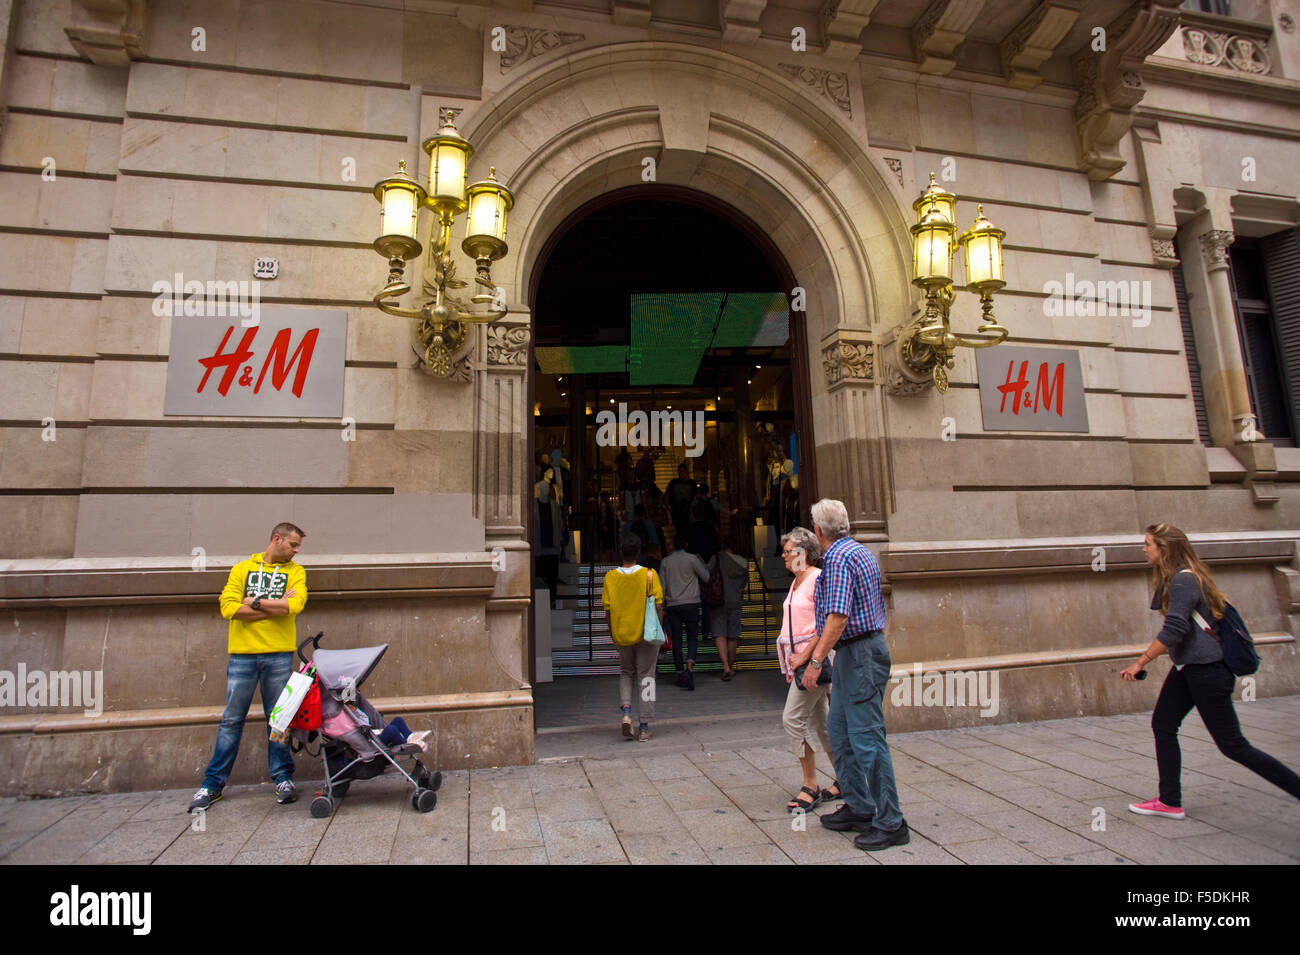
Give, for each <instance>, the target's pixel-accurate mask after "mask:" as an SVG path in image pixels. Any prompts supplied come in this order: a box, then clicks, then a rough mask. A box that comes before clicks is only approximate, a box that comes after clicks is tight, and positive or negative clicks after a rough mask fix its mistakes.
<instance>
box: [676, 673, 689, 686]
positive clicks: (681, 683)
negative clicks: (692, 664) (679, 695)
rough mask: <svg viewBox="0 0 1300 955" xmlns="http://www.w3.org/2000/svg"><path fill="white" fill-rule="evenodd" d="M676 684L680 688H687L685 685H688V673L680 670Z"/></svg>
mask: <svg viewBox="0 0 1300 955" xmlns="http://www.w3.org/2000/svg"><path fill="white" fill-rule="evenodd" d="M674 682H675V683H676V684H677V685H678V686H685V685H686V671H685V670H679V671H678V672H677V679H676V680H675V681H674Z"/></svg>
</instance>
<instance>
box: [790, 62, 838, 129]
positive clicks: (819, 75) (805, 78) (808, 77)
mask: <svg viewBox="0 0 1300 955" xmlns="http://www.w3.org/2000/svg"><path fill="white" fill-rule="evenodd" d="M777 66H779V67H780V68H781V72H783V73H785V74H786V75H787V76H790V77H791V78H793V79H795V80H797V81H798V82H800V83H803V84H804V85H805V86H807V87H808V88H809V89H811V90H813V91H814V92H816V93H820V94H821V95H822V96H825V97H826V98H827V99H828V100H830V101H831V102H832V103H834V104H835V105H836V106H837V107H839V108H840V109H842V110H844V112H846V113H848V114H849V116H850V117H852V116H853V105H852V103H850V102H849V74H847V73H836V72H834V71H832V70H822V69H818V68H817V67H813V66H794V65H792V64H790V63H778V64H777Z"/></svg>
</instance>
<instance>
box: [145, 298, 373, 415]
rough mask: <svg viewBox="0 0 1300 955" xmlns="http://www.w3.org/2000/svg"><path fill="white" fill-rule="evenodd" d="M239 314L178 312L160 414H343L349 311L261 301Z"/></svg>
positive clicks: (173, 330)
mask: <svg viewBox="0 0 1300 955" xmlns="http://www.w3.org/2000/svg"><path fill="white" fill-rule="evenodd" d="M259 311H260V315H259V320H258V322H257V324H256V325H253V326H252V327H245V326H244V322H243V321H242V320H241V319H240V318H239V317H238V316H234V317H225V316H209V315H204V316H193V315H186V316H181V315H177V316H174V317H173V318H172V333H171V354H170V356H169V358H168V360H167V391H166V395H165V398H164V401H163V414H169V415H209V416H213V415H215V416H223V415H230V416H237V417H268V418H339V417H341V416H342V414H343V356H344V349H345V346H346V343H347V327H348V314H347V312H344V311H333V310H331V311H325V310H321V309H296V308H272V307H268V306H261V307H260V309H259Z"/></svg>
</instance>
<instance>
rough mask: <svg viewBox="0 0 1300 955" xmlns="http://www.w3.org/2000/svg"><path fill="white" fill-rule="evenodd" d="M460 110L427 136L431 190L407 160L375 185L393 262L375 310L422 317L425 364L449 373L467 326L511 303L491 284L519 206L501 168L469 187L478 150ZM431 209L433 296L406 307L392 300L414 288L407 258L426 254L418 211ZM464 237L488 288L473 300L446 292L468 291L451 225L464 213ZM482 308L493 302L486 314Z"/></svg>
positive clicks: (427, 281)
mask: <svg viewBox="0 0 1300 955" xmlns="http://www.w3.org/2000/svg"><path fill="white" fill-rule="evenodd" d="M457 112H459V110H452V109H444V110H443V111H442V113H443V115H442V128H441V129H440V130H438V134H437V135H436V136H431V137H429V138H428V139H426V140H425V141H424V144H423V145H424V151H425V152H426V153H427V154H428V155H429V188H428V190H427V191H426V190H425V189H424V188H423V187H422V186H421V185H420V184H419V183H417V182H416V181H415V180H414V179H412V178H411V177H410V176H409V175H408V174H407V172H406V162H405V161H402V162H400V163H398V171H397V172H396V173H394V174H393V175H391V176H389V177H388V178H387V179H381V180H380V181H379V182H378V183H376V184H375V198H376V199H377V200H379V207H380V212H379V223H380V226H379V238H377V239H375V242H374V246H375V251H376V252H378V253H379V254H380V255H382V256H383V257H384V258H386V259H388V283H387V284H386V285H385V286H384V287H383V288H382V289H380V290H379V292H378V293H377V294H376V295H375V296H374V299H373V301H374V303H375V307H376V308H378V309H380V310H381V311H383V312H386V313H387V314H389V315H396V316H398V317H399V318H415V319H419V324H418V325H417V326H416V338H417V340H418V341H419V345H420V347H419V348H417V349H416V354H417V355H418V356H419V359H420V363H421V365H422V366H423V367H424V370H425V371H426V372H428V373H429V374H430V375H433V376H434V377H438V378H447V377H449V376H450V375H451V373H452V367H453V363H452V357H453V355H454V353H455V352H457V351H459V350H460V348H461V347H463V346H464V344H465V341H466V339H467V338H468V337H469V323H471V322H494V321H497V320H498V319H501V318H504V317H505V315H506V307H505V301H504V299H503V298H502V297H499V295H498V294H496V287H495V286H494V285H493V283H492V263H493V262H494V261H496V260H497V259H499V258H502V257H503V256H504V255H505V254H506V252H507V251H508V249H509V247H508V246H507V245H506V214H507V213H508V212H509V211H510V209H511V208H512V207H513V206H514V202H515V200H514V196H512V195H511V193H510V190H509V189H507V188H506V187H505V186H504V185H502V184H501V183H500V182H498V181H497V178H496V169H495V168H490V169H489V170H488V175H487V178H486V179H483V180H480V181H479V182H476V183H473V184H472V185H469V186H467V185H466V180H467V178H468V176H467V167H468V165H469V158H470V156H472V155H473V154H474V147H472V146H471V145H470V144H469V143H468V142H467V141H466V140H465V139H464V138H463V137H462V136H461V135H460V133H459V132H457V131H456V127H455V126H454V125H453V122H452V121H453V120H454V119H455V116H456V113H457ZM421 208H424V209H429V210H431V211H432V212H433V213H434V214H435V216H436V217H437V221H436V222H434V223H432V225H431V226H430V232H429V254H428V256H427V258H426V259H425V263H424V271H423V275H422V283H421V284H422V288H423V292H424V294H425V295H427V296H432V297H431V298H430V299H429V300H428V301H426V302H424V303H423V304H422V305H421V306H420V307H419V308H418V309H410V308H401V307H400V306H398V305H396V304H394V303H393V302H391V301H385V300H386V299H395V298H398V297H400V296H402V295H405V294H406V293H407V292H409V291H411V286H410V285H409V284H407V283H406V281H405V280H404V279H403V277H402V276H403V273H404V271H405V269H406V262H407V260H409V259H413V258H416V257H417V256H418V255H419V254H420V251H421V248H422V247H421V245H420V241H419V239H418V238H417V236H418V235H419V226H420V223H419V214H420V209H421ZM467 210H468V215H467V216H466V217H465V221H466V230H465V238H464V240H463V241H462V242H461V249H463V250H464V252H465V254H466V255H468V256H469V257H470V258H472V259H474V260H475V263H476V265H477V271H476V273H475V275H474V281H475V283H476V284H477V285H478V286H479V287H480V288H481V289H484V290H486V291H481V292H480V293H479V294H477V295H475V296H473V298H471V299H470V302H471V303H472V305H467V304H466V303H464V302H462V301H459V300H458V299H456V298H454V297H453V296H452V295H450V294H448V292H447V290H448V289H462V288H465V287H466V286H467V285H468V284H469V283H467V282H464V281H461V280H459V279H457V278H456V267H455V264H454V263H453V262H452V256H451V230H452V226H453V225H454V224H455V218H456V216H457V215H458V214H459V213H462V212H466V211H467ZM483 306H490V307H489V308H488V309H487V310H486V311H484V310H483V309H482V307H483Z"/></svg>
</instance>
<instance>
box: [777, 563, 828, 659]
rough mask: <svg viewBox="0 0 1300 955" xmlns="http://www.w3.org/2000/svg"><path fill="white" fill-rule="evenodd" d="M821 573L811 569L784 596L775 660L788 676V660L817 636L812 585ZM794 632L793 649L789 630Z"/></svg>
mask: <svg viewBox="0 0 1300 955" xmlns="http://www.w3.org/2000/svg"><path fill="white" fill-rule="evenodd" d="M820 573H821V571H820V570H818V569H817V568H816V567H814V568H813V569H812V573H810V574H809V575H808V576H807V577H806V578H804V582H803V583H802V584H801V585H800V586H799V587H798V588H796V587H794V585H791V587H790V592H789V593H788V594H786V597H785V602H784V603H783V604H782V610H781V635H780V636H779V637H777V638H776V659H777V662H778V663H780V664H781V672H782V673H783V674H789V672H790V667H789V664H788V658H789V657H790V655H791V653H792V652H794V651H795V650H798V649H799V648H800V647H801V646H803V644H804V643H806V642H807V641H809V640H811V639H812V638H813V637H815V636H817V615H816V612H815V610H814V608H813V585H814V584H815V583H816V582H817V575H818V574H820ZM792 629H793V632H794V647H793V649H792V648H791V646H790V634H791V630H792Z"/></svg>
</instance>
